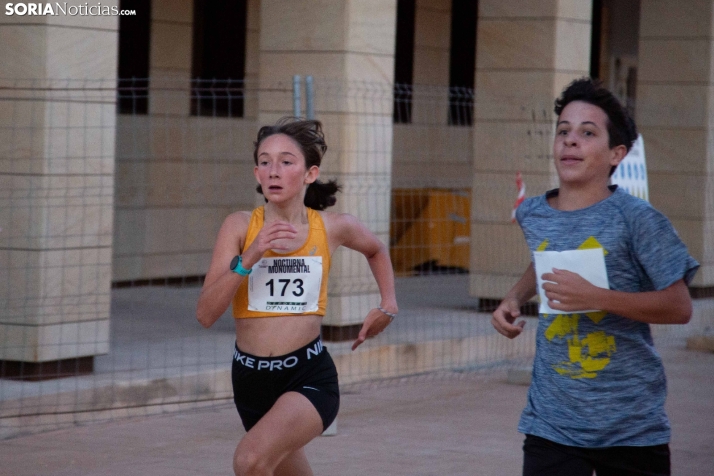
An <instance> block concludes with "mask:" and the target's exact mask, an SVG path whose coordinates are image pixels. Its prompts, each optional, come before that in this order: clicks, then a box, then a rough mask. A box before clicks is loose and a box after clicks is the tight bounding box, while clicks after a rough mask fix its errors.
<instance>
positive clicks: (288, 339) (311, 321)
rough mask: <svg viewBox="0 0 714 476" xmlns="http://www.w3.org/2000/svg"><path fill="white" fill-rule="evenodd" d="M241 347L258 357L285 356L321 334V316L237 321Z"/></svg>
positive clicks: (237, 341)
mask: <svg viewBox="0 0 714 476" xmlns="http://www.w3.org/2000/svg"><path fill="white" fill-rule="evenodd" d="M235 323H236V343H237V344H238V348H239V349H240V350H241V351H243V352H246V353H248V354H252V355H255V356H258V357H270V356H274V355H285V354H289V353H290V352H292V351H294V350H296V349H299V348H301V347H304V346H305V345H307V344H309V343H310V342H312V340H313V339H315V337H317V336H319V335H320V326H321V324H322V316H317V315H307V316H290V315H287V316H276V317H257V318H252V319H236V320H235Z"/></svg>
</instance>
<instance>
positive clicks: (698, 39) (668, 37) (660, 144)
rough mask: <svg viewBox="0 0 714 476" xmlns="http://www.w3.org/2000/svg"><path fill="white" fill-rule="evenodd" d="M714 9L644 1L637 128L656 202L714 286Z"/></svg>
mask: <svg viewBox="0 0 714 476" xmlns="http://www.w3.org/2000/svg"><path fill="white" fill-rule="evenodd" d="M713 14H714V2H712V1H711V0H687V1H675V0H656V1H655V0H642V3H641V10H640V45H639V68H638V82H637V107H636V121H637V125H638V127H639V129H640V132H641V133H642V137H643V138H644V141H645V151H646V153H647V169H648V179H649V187H650V201H651V202H652V204H653V205H654V206H655V207H656V208H658V209H659V210H661V211H662V212H663V213H664V214H665V215H667V217H668V218H669V219H670V220H671V221H672V224H673V225H674V227H675V228H676V229H677V231H678V232H679V234H680V236H681V237H682V240H684V242H685V243H686V244H687V246H688V247H689V251H690V253H691V254H692V255H693V256H694V257H695V258H696V259H697V260H698V261H699V262H700V263H701V268H700V270H699V272H698V273H697V276H696V277H695V279H694V282H693V283H692V285H693V286H695V287H709V288H711V287H712V286H714V142H713V141H712V139H714V135H713V134H712V128H713V126H714V105H713V104H712V99H713V97H714V96H713V94H714V61H713V60H712V58H713V55H714V39H713V35H714V20H713V17H712V15H713Z"/></svg>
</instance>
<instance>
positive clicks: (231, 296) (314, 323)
mask: <svg viewBox="0 0 714 476" xmlns="http://www.w3.org/2000/svg"><path fill="white" fill-rule="evenodd" d="M326 149H327V145H326V144H325V140H324V134H323V133H322V126H321V123H320V122H319V121H309V120H308V121H306V120H297V119H291V118H284V119H281V120H280V121H279V122H278V123H276V124H275V125H273V126H265V127H263V128H261V129H260V131H259V132H258V140H257V141H256V143H255V150H254V153H253V157H254V160H255V167H254V174H255V178H256V179H257V181H258V184H259V185H258V191H259V192H261V193H262V194H263V195H264V197H265V200H266V203H265V205H264V206H262V207H258V208H256V209H255V210H253V211H252V212H244V211H239V212H235V213H232V214H231V215H228V217H227V218H226V219H225V221H224V222H223V225H222V226H221V229H220V231H219V232H218V237H217V239H216V244H215V248H214V250H213V256H212V258H211V264H210V267H209V269H208V273H207V274H206V279H205V281H204V283H203V288H202V289H201V294H200V297H199V300H198V306H197V311H196V315H197V318H198V321H199V322H200V323H201V324H202V325H203V326H204V327H210V326H211V325H213V323H214V322H216V321H217V320H218V318H219V317H220V316H221V315H222V314H223V313H224V312H225V310H226V309H227V308H228V306H229V304H231V303H232V305H233V317H234V318H235V323H236V345H235V350H234V353H233V367H232V380H233V392H234V401H235V404H236V408H237V409H238V413H239V415H240V418H241V420H242V422H243V426H244V427H245V429H246V431H247V434H246V435H245V436H244V437H243V439H241V441H240V442H239V444H238V446H237V448H236V451H235V454H234V457H233V469H234V471H235V474H236V475H273V474H275V475H311V474H313V473H312V470H311V469H310V465H309V464H308V461H307V459H306V457H305V453H304V450H303V447H304V446H305V445H306V444H307V443H308V442H309V441H310V440H312V439H313V438H315V437H316V436H318V435H320V434H321V433H322V432H323V431H324V430H325V429H326V428H327V427H328V426H329V425H330V424H331V423H332V422H333V421H334V419H335V417H336V415H337V410H338V408H339V390H338V384H337V370H336V368H335V364H334V363H333V361H332V359H331V357H330V355H329V354H328V353H327V350H326V349H325V347H323V345H322V342H321V340H320V326H321V322H322V317H323V316H324V315H325V308H326V305H327V280H328V272H329V269H330V257H331V256H332V253H333V252H334V251H335V249H337V248H338V247H339V246H346V247H348V248H351V249H353V250H356V251H358V252H360V253H362V254H363V255H364V256H365V257H366V258H367V261H368V263H369V266H370V269H371V270H372V274H373V275H374V278H375V280H376V282H377V285H378V287H379V291H380V294H381V303H380V305H379V306H378V307H377V308H375V309H372V310H371V311H369V313H368V314H367V316H366V318H365V320H364V324H363V326H362V328H361V330H360V332H359V336H358V338H357V340H356V341H355V342H354V344H353V345H352V350H354V349H356V348H357V346H359V345H360V344H361V343H362V342H364V341H365V339H366V338H368V337H372V336H375V335H377V334H379V333H380V332H382V331H383V330H384V329H385V328H386V327H387V325H389V323H390V322H391V320H392V319H393V318H394V316H395V315H396V313H397V311H398V308H397V301H396V297H395V293H394V273H393V270H392V264H391V261H390V259H389V252H388V250H387V248H386V247H385V245H384V244H383V243H382V242H381V241H380V240H379V239H378V238H377V237H376V236H375V235H374V234H373V233H372V232H370V231H369V230H368V229H367V228H366V227H365V226H364V225H363V224H362V223H361V222H360V221H359V220H357V219H356V218H355V217H354V216H351V215H348V214H341V213H333V212H326V211H323V210H324V209H325V208H327V207H329V206H331V205H334V203H335V197H334V195H335V193H336V192H337V191H338V186H337V184H336V183H335V182H334V181H330V182H327V183H322V182H320V181H318V180H317V179H318V177H319V175H320V163H321V160H322V156H323V155H324V153H325V151H326Z"/></svg>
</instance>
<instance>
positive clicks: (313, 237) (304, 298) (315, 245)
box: [233, 207, 330, 319]
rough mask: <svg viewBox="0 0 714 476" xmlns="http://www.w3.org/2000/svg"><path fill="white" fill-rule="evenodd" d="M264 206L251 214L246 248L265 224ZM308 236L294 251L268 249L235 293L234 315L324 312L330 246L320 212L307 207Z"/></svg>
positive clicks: (322, 314)
mask: <svg viewBox="0 0 714 476" xmlns="http://www.w3.org/2000/svg"><path fill="white" fill-rule="evenodd" d="M264 213H265V212H264V209H263V207H258V208H256V209H255V210H253V213H252V214H251V216H250V225H249V226H248V232H247V233H246V238H245V246H244V248H243V249H247V248H248V247H249V246H250V245H251V243H253V240H255V238H256V236H258V233H259V232H260V229H261V228H262V227H263V220H264ZM307 222H308V226H309V230H308V234H307V240H305V243H304V244H303V245H302V246H301V247H300V248H299V249H297V250H295V251H293V252H291V253H276V252H274V251H271V250H268V251H266V252H265V254H264V255H263V257H262V258H261V259H260V260H259V261H258V262H257V263H256V264H255V265H253V268H252V272H251V274H249V275H248V276H247V277H246V278H245V279H244V280H243V282H242V283H241V284H240V286H239V287H238V291H236V294H235V296H233V317H235V318H236V319H240V318H248V317H276V316H286V315H295V316H304V315H314V314H316V315H318V316H324V315H325V308H326V307H327V279H328V275H329V272H330V247H329V244H328V242H327V231H326V230H325V224H324V222H323V221H322V217H321V216H320V214H319V213H318V212H317V211H315V210H313V209H312V208H308V209H307Z"/></svg>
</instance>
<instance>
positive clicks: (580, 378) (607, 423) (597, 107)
mask: <svg viewBox="0 0 714 476" xmlns="http://www.w3.org/2000/svg"><path fill="white" fill-rule="evenodd" d="M555 113H556V114H557V115H558V121H557V128H556V136H555V140H554V144H553V156H554V159H555V167H556V170H557V172H558V178H559V184H560V186H559V188H557V189H554V190H551V191H549V192H546V194H545V195H543V196H538V197H533V198H529V199H527V200H526V201H525V202H524V203H523V204H522V205H521V206H520V207H519V208H518V210H517V213H516V218H517V220H518V223H519V224H520V226H521V228H522V229H523V233H524V235H525V238H526V241H527V243H528V247H529V249H530V250H531V253H533V252H536V251H566V250H579V249H580V250H582V249H593V248H601V249H602V250H603V254H604V260H605V266H606V269H607V278H608V282H609V289H605V288H601V287H596V286H594V285H593V284H591V283H590V282H588V281H586V280H585V279H584V278H582V277H581V276H580V275H578V274H576V273H574V272H572V271H568V270H565V269H553V270H552V272H545V273H543V274H542V279H543V281H544V282H545V283H544V284H543V289H544V290H545V295H546V297H547V299H548V306H550V308H551V309H553V310H556V311H557V314H552V313H551V314H541V315H540V317H539V319H538V329H537V337H536V355H535V361H534V365H533V376H532V382H531V386H530V388H529V391H528V402H527V404H526V408H525V409H524V411H523V414H522V415H521V420H520V423H519V425H518V430H519V431H520V432H522V433H524V434H525V435H526V438H525V443H524V446H523V452H524V463H523V474H524V476H535V475H548V476H554V475H564V476H565V475H567V476H580V475H582V476H591V475H592V473H593V471H595V472H596V474H597V475H598V476H605V475H618V476H627V475H635V474H637V475H669V474H670V455H669V445H668V443H669V438H670V426H669V422H668V420H667V416H666V415H665V412H664V401H665V395H666V391H667V389H666V380H665V375H664V368H663V365H662V361H661V359H660V357H659V355H658V354H657V352H656V351H655V348H654V344H653V341H652V335H651V332H650V326H649V324H650V323H656V324H686V323H687V322H689V319H690V317H691V312H692V304H691V300H690V297H689V292H688V289H687V285H688V284H689V282H690V281H691V279H692V278H693V277H694V274H695V273H696V271H697V268H698V267H699V264H698V263H697V262H696V261H695V260H694V259H693V258H692V257H691V256H690V255H689V253H688V252H687V249H686V247H685V245H684V244H683V243H682V241H681V240H680V239H679V237H678V236H677V233H676V232H675V230H674V229H673V228H672V225H671V224H670V222H669V221H668V220H667V218H665V217H664V216H663V215H662V214H661V213H660V212H658V211H657V210H655V209H654V208H652V207H651V206H650V205H649V204H648V203H647V202H645V201H643V200H640V199H638V198H635V197H633V196H631V195H629V194H627V193H626V192H624V191H623V190H621V189H619V188H617V186H610V185H609V178H610V176H611V175H612V174H613V172H614V171H615V168H616V167H617V165H618V164H619V163H620V161H622V159H623V158H624V157H625V155H626V154H627V152H628V151H629V149H630V147H631V146H632V144H633V143H634V141H635V139H636V138H637V131H636V128H635V124H634V122H633V121H632V119H630V117H629V116H628V114H627V112H626V110H625V109H624V108H623V107H622V105H621V104H620V103H619V102H618V101H617V99H616V98H615V97H614V96H613V95H612V94H611V93H610V92H609V91H607V90H606V89H604V88H603V87H602V86H601V85H600V84H599V83H597V82H594V81H593V80H591V79H588V78H583V79H579V80H576V81H574V82H572V83H571V84H570V85H569V86H568V87H567V88H566V89H565V90H564V91H563V93H562V95H561V97H560V98H559V99H558V100H556V102H555ZM536 283H537V280H536V273H535V268H534V265H533V264H531V265H530V266H529V267H528V269H527V270H526V272H525V273H524V274H523V276H522V277H521V279H520V280H519V281H518V282H517V283H516V285H515V286H514V287H513V288H512V289H511V290H510V291H509V292H508V294H507V295H506V297H505V298H504V299H503V301H502V302H501V304H500V305H499V307H498V309H496V311H495V312H494V313H493V320H492V323H493V326H494V327H495V328H496V330H498V332H500V333H501V334H503V335H505V336H507V337H509V338H514V337H516V336H518V335H519V334H520V333H521V331H522V329H523V326H524V325H525V322H524V321H520V322H518V323H516V322H515V321H516V319H517V318H518V317H519V316H520V312H519V308H520V306H521V305H523V304H525V303H526V302H527V301H528V300H529V299H530V298H531V297H533V296H534V295H535V294H536V292H537V284H536ZM591 309H597V310H600V311H597V312H585V311H582V312H578V311H580V310H591Z"/></svg>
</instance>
